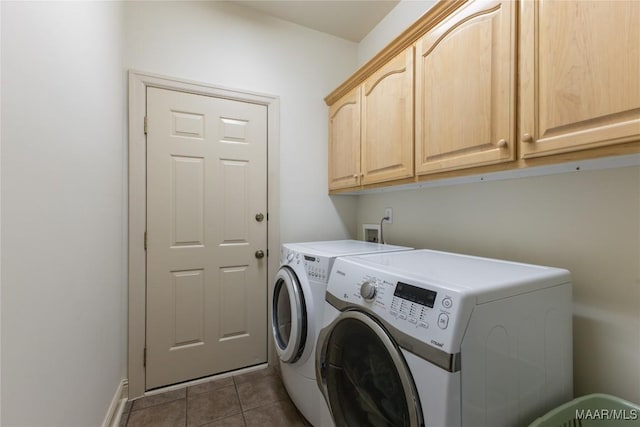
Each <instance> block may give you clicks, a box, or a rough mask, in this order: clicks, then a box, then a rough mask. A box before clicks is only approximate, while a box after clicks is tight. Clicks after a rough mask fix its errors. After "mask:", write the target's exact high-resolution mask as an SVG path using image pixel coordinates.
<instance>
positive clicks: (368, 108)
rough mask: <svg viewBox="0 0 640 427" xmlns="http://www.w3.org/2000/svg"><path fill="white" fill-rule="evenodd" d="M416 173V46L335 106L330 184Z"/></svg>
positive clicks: (338, 186)
mask: <svg viewBox="0 0 640 427" xmlns="http://www.w3.org/2000/svg"><path fill="white" fill-rule="evenodd" d="M412 176H413V47H410V48H408V49H406V50H405V51H404V52H402V53H401V54H400V55H398V56H396V57H395V58H394V59H392V60H391V61H390V62H389V63H387V64H386V65H384V66H383V67H382V68H380V69H379V70H378V71H376V72H375V73H373V74H372V75H371V76H370V77H369V78H368V79H366V81H364V82H363V83H362V84H361V85H359V86H357V87H356V88H355V89H353V90H351V91H350V92H349V93H347V94H346V95H344V96H343V97H342V98H340V99H339V100H337V101H336V102H334V103H333V104H331V105H330V106H329V189H330V190H338V189H344V188H352V187H358V186H360V185H364V184H371V183H377V182H385V181H390V180H395V179H401V178H408V177H412Z"/></svg>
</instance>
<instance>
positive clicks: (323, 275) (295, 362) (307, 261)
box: [272, 240, 412, 426]
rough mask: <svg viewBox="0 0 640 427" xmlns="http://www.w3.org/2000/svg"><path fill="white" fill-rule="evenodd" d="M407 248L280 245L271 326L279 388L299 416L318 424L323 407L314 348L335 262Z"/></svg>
mask: <svg viewBox="0 0 640 427" xmlns="http://www.w3.org/2000/svg"><path fill="white" fill-rule="evenodd" d="M410 249H412V248H405V247H402V246H393V245H382V244H378V243H369V242H363V241H358V240H336V241H324V242H307V243H288V244H283V245H282V248H281V254H280V264H281V267H280V270H278V273H277V275H276V279H275V285H274V290H273V310H272V325H273V337H274V341H275V344H276V345H275V348H276V351H277V352H278V355H279V357H280V370H281V373H282V380H283V383H284V385H285V387H286V389H287V391H288V392H289V395H290V396H291V400H293V402H294V403H295V405H296V406H297V407H298V409H299V410H300V412H301V413H302V415H304V416H305V418H307V420H308V421H309V422H311V423H312V424H313V425H316V426H317V425H319V423H320V412H319V411H320V407H321V404H322V403H323V402H324V399H323V397H322V395H321V394H320V391H319V390H318V386H317V385H316V381H315V378H316V377H315V357H314V355H315V352H314V350H315V344H316V339H317V337H318V329H319V327H320V323H321V321H322V312H323V311H322V310H323V305H324V298H325V291H326V289H327V281H328V279H329V275H330V273H331V267H332V266H333V263H334V261H335V259H336V257H338V256H344V255H357V254H366V253H383V252H392V251H406V250H410Z"/></svg>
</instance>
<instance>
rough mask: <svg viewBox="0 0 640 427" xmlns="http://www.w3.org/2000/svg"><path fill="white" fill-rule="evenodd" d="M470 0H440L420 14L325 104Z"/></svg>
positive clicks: (329, 97)
mask: <svg viewBox="0 0 640 427" xmlns="http://www.w3.org/2000/svg"><path fill="white" fill-rule="evenodd" d="M468 1H470V0H441V1H440V2H438V3H437V4H436V5H435V6H433V7H432V8H431V9H429V10H428V11H427V12H426V13H425V14H424V15H422V16H421V17H420V18H419V19H418V20H417V21H416V22H414V23H413V24H412V25H411V26H410V27H409V28H407V29H406V30H405V31H403V32H402V33H401V34H400V35H399V36H398V37H396V38H395V39H394V40H392V41H391V42H390V43H389V44H388V45H387V46H385V47H384V49H382V50H381V51H380V52H378V53H377V54H376V55H375V56H374V57H373V58H371V59H370V60H369V61H368V62H367V63H366V64H364V65H363V66H362V67H360V68H359V69H358V71H356V72H355V73H354V74H353V75H351V77H349V78H348V79H347V80H346V81H345V82H344V83H342V84H341V85H340V86H338V87H337V88H336V89H335V90H334V91H333V92H331V93H330V94H329V95H327V96H326V97H325V98H324V102H325V103H326V104H327V105H332V104H333V103H335V102H336V101H337V100H338V99H340V98H342V97H343V96H344V95H345V94H347V93H348V92H349V91H350V90H352V89H353V88H355V87H356V86H358V85H359V84H361V83H362V82H364V81H365V80H366V78H367V77H369V76H370V75H371V74H373V73H374V72H375V71H377V70H378V69H379V68H380V67H382V66H383V65H384V64H386V63H387V62H389V61H390V60H391V59H393V58H394V57H396V56H397V55H399V54H400V53H401V52H402V51H403V50H405V49H406V48H407V47H409V46H411V45H412V44H413V43H415V42H416V41H417V40H418V38H420V37H421V36H422V35H424V34H425V33H426V32H427V31H429V30H430V29H432V28H433V27H435V26H436V25H437V24H438V23H439V22H440V21H442V20H443V19H444V18H446V17H447V16H449V15H451V14H452V13H453V12H455V11H456V10H457V9H459V8H460V7H461V6H462V5H463V4H465V3H467V2H468Z"/></svg>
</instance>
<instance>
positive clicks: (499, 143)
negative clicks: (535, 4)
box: [416, 1, 516, 174]
mask: <svg viewBox="0 0 640 427" xmlns="http://www.w3.org/2000/svg"><path fill="white" fill-rule="evenodd" d="M515 8H516V5H515V4H514V3H512V2H511V1H504V2H500V1H475V2H472V3H469V4H468V5H467V6H464V7H463V8H462V9H460V10H459V11H457V12H456V13H455V14H453V15H452V16H451V17H449V18H447V19H446V20H445V21H443V22H442V23H441V24H440V25H438V26H437V27H435V28H434V29H433V30H431V31H430V32H429V33H427V34H426V35H425V36H424V37H422V38H421V39H420V40H418V42H417V43H416V58H417V59H416V173H417V174H428V173H434V172H442V171H447V170H454V169H462V168H467V167H472V166H479V165H487V164H493V163H499V162H506V161H511V160H515V143H514V138H515V123H516V122H515V120H516V119H515V102H516V98H515V86H516V83H515V58H516V57H515V33H516V31H515V17H516V14H515Z"/></svg>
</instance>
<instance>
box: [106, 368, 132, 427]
mask: <svg viewBox="0 0 640 427" xmlns="http://www.w3.org/2000/svg"><path fill="white" fill-rule="evenodd" d="M128 397H129V381H128V380H127V379H126V378H123V379H122V381H120V384H118V388H117V389H116V392H115V393H114V395H113V399H111V404H110V405H109V409H108V410H107V415H106V416H105V417H104V421H103V422H102V427H118V426H119V425H120V418H122V411H123V409H124V406H125V405H126V403H127V399H128Z"/></svg>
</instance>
